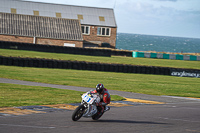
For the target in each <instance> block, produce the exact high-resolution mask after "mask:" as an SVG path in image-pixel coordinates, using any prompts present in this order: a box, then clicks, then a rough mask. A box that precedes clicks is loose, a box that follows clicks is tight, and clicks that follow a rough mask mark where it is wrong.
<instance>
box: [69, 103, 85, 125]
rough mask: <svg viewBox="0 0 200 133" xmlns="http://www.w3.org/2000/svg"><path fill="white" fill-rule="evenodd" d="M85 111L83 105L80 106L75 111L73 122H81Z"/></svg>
mask: <svg viewBox="0 0 200 133" xmlns="http://www.w3.org/2000/svg"><path fill="white" fill-rule="evenodd" d="M84 110H85V107H84V105H83V104H81V105H80V106H78V107H77V108H76V109H75V111H74V112H73V114H72V120H73V121H77V120H79V119H80V118H81V117H82V115H83V113H84Z"/></svg>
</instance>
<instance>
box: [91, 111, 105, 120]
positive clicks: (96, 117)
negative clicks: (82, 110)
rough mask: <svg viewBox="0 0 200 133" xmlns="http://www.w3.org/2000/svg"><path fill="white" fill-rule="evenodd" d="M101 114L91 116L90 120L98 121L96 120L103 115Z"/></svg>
mask: <svg viewBox="0 0 200 133" xmlns="http://www.w3.org/2000/svg"><path fill="white" fill-rule="evenodd" d="M103 113H104V112H103ZM103 113H100V114H99V113H97V114H95V115H93V116H92V119H93V120H98V119H99V118H100V117H101V116H102V115H103Z"/></svg>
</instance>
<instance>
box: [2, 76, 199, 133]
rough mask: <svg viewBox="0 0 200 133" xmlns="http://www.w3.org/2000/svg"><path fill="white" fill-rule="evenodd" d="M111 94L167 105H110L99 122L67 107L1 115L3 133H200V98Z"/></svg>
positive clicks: (69, 87)
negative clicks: (77, 117)
mask: <svg viewBox="0 0 200 133" xmlns="http://www.w3.org/2000/svg"><path fill="white" fill-rule="evenodd" d="M0 83H12V84H22V85H30V86H46V87H53V88H60V89H70V90H77V91H88V90H91V89H92V88H82V87H73V86H62V85H52V84H43V83H34V82H26V81H19V80H10V79H2V78H0ZM108 89H109V88H108ZM110 93H111V94H117V95H120V96H123V97H126V98H134V99H142V100H151V101H158V102H164V104H151V105H150V104H142V103H133V104H132V105H133V106H124V107H112V106H111V110H110V111H108V112H106V113H105V114H104V115H103V116H102V117H101V119H100V120H98V121H93V120H92V119H91V118H81V119H80V120H79V121H77V122H74V121H72V120H71V115H72V113H73V110H66V109H46V110H45V113H32V114H27V115H8V116H6V115H1V114H0V133H78V132H82V133H118V132H120V133H121V132H124V133H129V132H130V133H200V99H194V98H182V97H168V96H151V95H144V94H136V93H129V92H120V91H113V90H110Z"/></svg>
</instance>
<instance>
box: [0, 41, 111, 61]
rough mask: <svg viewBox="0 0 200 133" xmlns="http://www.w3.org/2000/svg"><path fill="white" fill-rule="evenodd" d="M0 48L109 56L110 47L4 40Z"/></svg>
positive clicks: (0, 42) (0, 43)
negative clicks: (70, 45) (92, 47)
mask: <svg viewBox="0 0 200 133" xmlns="http://www.w3.org/2000/svg"><path fill="white" fill-rule="evenodd" d="M0 48H3V49H18V50H30V51H40V52H51V53H66V54H80V55H91V56H107V57H111V50H110V49H89V48H78V47H65V46H55V45H41V44H32V43H18V42H6V41H0Z"/></svg>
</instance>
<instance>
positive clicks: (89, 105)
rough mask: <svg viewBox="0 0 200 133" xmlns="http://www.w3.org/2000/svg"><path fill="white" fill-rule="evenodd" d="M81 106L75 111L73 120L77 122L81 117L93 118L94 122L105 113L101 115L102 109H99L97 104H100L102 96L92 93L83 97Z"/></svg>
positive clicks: (89, 92) (87, 93)
mask: <svg viewBox="0 0 200 133" xmlns="http://www.w3.org/2000/svg"><path fill="white" fill-rule="evenodd" d="M81 97H82V101H81V104H80V105H79V106H78V107H77V108H76V109H75V110H74V112H73V114H72V120H73V121H77V120H79V119H80V118H81V117H86V118H89V117H92V119H93V120H98V119H99V118H100V117H101V116H102V115H103V113H104V112H105V111H104V112H102V113H100V111H101V107H97V106H96V103H99V102H100V96H99V94H97V93H91V91H88V92H86V93H84V94H83V95H82V96H81Z"/></svg>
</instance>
